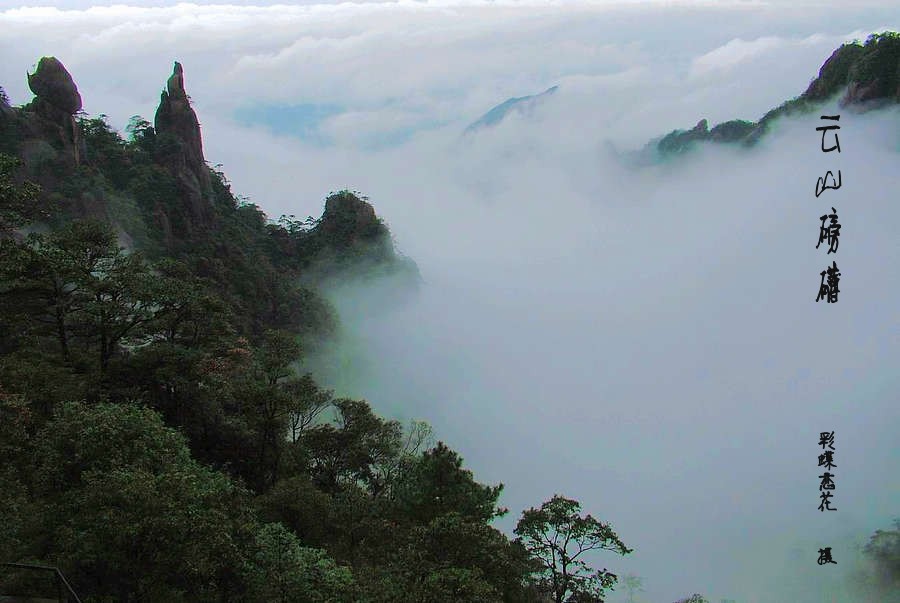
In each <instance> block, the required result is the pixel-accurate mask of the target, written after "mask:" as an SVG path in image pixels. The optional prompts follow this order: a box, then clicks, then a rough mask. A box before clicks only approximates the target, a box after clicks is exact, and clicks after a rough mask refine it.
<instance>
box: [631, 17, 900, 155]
mask: <svg viewBox="0 0 900 603" xmlns="http://www.w3.org/2000/svg"><path fill="white" fill-rule="evenodd" d="M843 90H846V91H845V92H844V95H843V97H842V98H841V99H840V101H839V104H840V106H841V107H848V108H851V107H852V108H853V110H855V111H867V110H872V109H877V108H881V107H884V106H887V105H892V104H896V103H900V33H897V32H883V33H880V34H872V35H870V36H869V37H868V39H867V40H866V42H865V43H864V44H861V43H859V42H857V41H854V42H851V43H849V44H843V45H842V46H841V47H840V48H838V49H837V50H835V51H834V52H833V53H832V54H831V56H830V57H829V58H828V59H827V60H826V61H825V63H823V64H822V67H821V69H819V75H818V77H816V78H815V79H813V81H812V82H810V84H809V86H808V87H807V89H806V91H804V92H803V94H801V95H800V96H798V97H796V98H794V99H792V100H789V101H786V102H784V103H782V104H781V105H780V106H779V107H777V108H775V109H772V110H771V111H769V112H768V113H766V114H765V115H763V116H762V118H760V120H759V121H748V120H742V119H734V120H730V121H726V122H722V123H720V124H718V125H716V126H715V127H713V128H710V127H709V124H708V122H707V120H706V119H701V120H700V121H699V122H698V123H697V125H696V126H694V127H693V128H691V129H689V130H673V131H672V132H670V133H668V134H666V135H665V136H663V137H661V138H657V139H655V140H652V141H651V142H650V143H648V144H647V146H645V147H644V149H642V150H641V151H639V152H638V153H637V154H636V157H635V159H637V162H638V163H655V162H657V161H660V160H662V159H665V158H666V157H669V156H672V155H676V154H680V153H683V152H686V151H688V150H690V149H691V148H693V147H694V146H695V145H696V144H697V143H700V142H706V141H708V142H717V143H741V144H743V145H745V146H752V145H754V144H756V143H757V142H758V141H759V140H760V139H761V138H762V136H764V135H765V134H766V132H768V131H769V129H770V127H771V125H772V124H773V123H774V121H775V120H776V119H777V118H779V117H783V116H786V115H795V114H800V113H806V112H809V111H813V110H815V109H816V108H817V107H819V106H821V105H822V104H823V103H825V102H826V101H828V100H830V99H831V98H833V97H834V96H835V95H836V94H838V93H839V92H841V91H843Z"/></svg>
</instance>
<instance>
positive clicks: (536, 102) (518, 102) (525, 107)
mask: <svg viewBox="0 0 900 603" xmlns="http://www.w3.org/2000/svg"><path fill="white" fill-rule="evenodd" d="M557 90H559V86H552V87H550V88H547V89H546V90H544V91H543V92H541V93H539V94H532V95H529V96H519V97H515V98H510V99H507V100H505V101H503V102H502V103H500V104H499V105H497V106H496V107H494V108H493V109H491V110H490V111H488V112H487V113H485V114H484V115H482V116H481V117H480V118H478V119H477V120H476V121H474V122H472V123H471V124H469V126H468V127H467V128H466V130H465V132H466V133H471V132H475V131H478V130H482V129H484V128H489V127H491V126H496V125H497V124H499V123H500V122H501V121H503V120H504V119H506V117H507V116H509V115H510V114H515V113H518V114H519V115H531V114H532V112H533V111H534V110H535V109H536V108H537V107H538V106H540V105H541V104H542V103H543V102H544V101H546V100H547V98H548V97H549V96H551V95H552V94H553V93H555V92H556V91H557Z"/></svg>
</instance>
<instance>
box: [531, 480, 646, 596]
mask: <svg viewBox="0 0 900 603" xmlns="http://www.w3.org/2000/svg"><path fill="white" fill-rule="evenodd" d="M515 533H516V535H517V536H518V537H519V538H518V540H519V541H520V542H521V543H522V544H523V545H524V546H525V548H527V549H528V550H529V551H530V552H531V554H532V555H534V556H535V557H537V558H538V559H539V560H540V561H541V563H542V566H543V567H542V569H541V571H540V572H539V573H538V574H537V580H538V584H539V586H540V588H541V590H543V591H545V592H547V593H548V594H549V595H550V596H551V597H552V598H553V601H554V603H576V602H577V603H602V602H603V595H604V591H605V590H606V589H608V588H612V587H613V586H614V585H615V583H616V579H617V578H616V575H615V574H613V573H611V572H609V571H608V570H606V569H605V568H604V569H603V570H602V571H593V570H592V568H590V567H589V566H588V565H587V563H586V562H585V561H584V560H583V559H581V558H580V557H581V556H582V555H583V554H584V553H587V552H588V551H594V550H606V551H612V552H614V553H618V554H620V555H626V554H628V553H631V552H632V549H629V548H628V547H626V546H625V544H624V543H623V542H622V541H621V540H619V537H618V536H617V535H616V533H615V532H614V531H613V529H612V527H610V525H609V524H607V523H601V522H600V521H597V520H596V519H594V518H593V517H592V516H591V515H586V516H584V517H582V516H581V505H580V504H579V503H578V502H577V501H575V500H571V499H568V498H564V497H562V496H559V495H555V496H553V498H551V499H550V500H549V501H547V502H545V503H544V504H543V505H541V508H540V509H534V508H532V509H529V510H527V511H523V512H522V517H521V519H519V522H518V524H517V525H516V529H515Z"/></svg>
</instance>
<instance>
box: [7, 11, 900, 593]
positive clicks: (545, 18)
mask: <svg viewBox="0 0 900 603" xmlns="http://www.w3.org/2000/svg"><path fill="white" fill-rule="evenodd" d="M490 4H491V3H482V2H458V3H456V2H443V3H436V2H424V3H412V2H400V3H362V4H322V5H309V6H300V7H278V8H275V7H236V6H231V7H225V6H197V5H178V6H169V7H161V8H127V7H121V6H113V7H95V8H90V9H82V8H78V7H75V6H69V7H68V8H67V9H33V8H21V9H19V8H9V9H7V10H5V11H0V32H2V33H0V53H2V55H3V56H4V61H3V64H2V65H0V83H2V84H3V85H4V87H5V88H6V90H7V92H8V93H9V95H10V97H11V99H12V101H13V102H14V103H24V102H26V101H27V100H28V99H29V98H30V95H29V94H28V93H27V88H26V87H25V83H24V77H22V72H23V70H24V69H26V68H30V67H31V65H32V64H33V63H34V61H35V59H36V57H40V56H44V55H48V56H49V55H53V56H57V57H59V58H60V59H61V60H62V61H63V62H64V63H65V65H66V67H67V68H68V70H69V71H70V72H71V73H72V74H73V77H74V78H75V80H76V81H77V82H78V86H79V90H80V91H81V95H82V97H83V98H84V99H85V109H86V110H87V111H88V112H90V113H95V112H100V111H103V112H105V113H107V114H108V115H109V116H110V119H111V123H113V125H115V126H116V127H117V128H119V129H123V128H124V126H125V124H126V123H127V120H128V118H129V117H131V115H132V114H134V113H138V112H140V113H142V114H144V115H145V116H149V115H152V111H153V108H154V107H155V103H156V102H157V100H158V92H159V90H158V88H159V83H160V82H162V81H164V77H166V76H167V75H168V73H170V69H171V61H172V60H178V61H179V62H181V63H182V64H183V65H184V67H185V80H186V82H187V88H188V90H189V92H190V95H191V98H192V100H193V103H194V107H195V109H196V111H197V113H198V115H199V117H200V121H201V124H202V128H203V136H204V151H205V155H206V157H207V158H208V159H209V161H210V163H213V164H216V163H221V164H223V166H224V167H223V170H224V171H225V172H226V173H227V174H228V177H229V179H230V180H231V183H232V187H233V189H234V190H235V191H236V192H237V193H240V194H245V195H248V196H249V198H250V200H252V201H253V202H254V203H257V204H258V205H259V206H260V207H261V208H262V209H263V210H265V211H266V213H267V214H268V215H270V216H272V217H277V216H279V215H281V214H293V215H296V216H298V217H306V216H307V215H319V214H320V213H321V200H322V199H323V198H324V197H325V196H326V195H327V194H328V192H329V191H333V190H340V189H344V188H347V189H351V190H358V191H361V192H362V193H364V194H365V195H367V196H368V197H369V198H370V200H371V203H372V204H373V205H374V207H375V209H376V211H377V212H378V215H379V216H380V217H381V218H383V219H384V220H385V222H386V223H387V224H388V225H389V226H390V229H391V232H392V234H393V237H394V240H395V242H396V244H397V246H398V248H399V249H400V251H402V252H403V253H404V254H405V255H406V256H408V257H410V258H411V259H413V260H414V261H415V262H416V264H417V265H418V267H419V270H420V272H421V275H422V285H421V287H420V288H419V290H418V291H417V292H415V293H405V294H403V295H396V294H393V292H390V291H386V290H390V289H392V287H394V283H392V282H391V281H390V280H389V279H388V280H382V281H378V282H375V283H372V282H366V283H359V282H346V283H341V284H338V285H336V286H334V287H333V289H332V290H331V291H330V297H331V299H332V301H333V303H334V304H335V306H336V308H337V309H338V312H339V315H340V320H341V331H340V335H339V337H338V338H337V339H335V340H334V341H332V342H331V343H330V344H328V345H326V346H323V347H322V348H321V349H320V350H319V353H318V355H317V357H315V358H311V359H309V360H308V361H307V363H308V364H307V368H309V369H310V370H313V371H314V372H315V374H316V376H317V378H319V379H320V380H321V381H322V382H323V384H325V385H327V386H328V387H331V388H334V389H335V390H336V391H337V392H338V393H339V394H341V395H347V396H353V397H359V398H365V399H366V400H368V401H369V402H370V403H371V404H372V405H373V407H374V408H375V409H376V410H377V411H378V412H379V413H381V414H382V415H385V416H389V417H394V418H399V419H403V420H407V419H410V418H415V419H422V420H425V421H428V422H429V423H430V424H431V425H432V426H433V427H434V431H435V434H436V435H437V436H438V437H439V438H440V439H442V440H444V441H446V442H447V443H448V444H449V445H450V446H451V447H453V448H454V449H456V450H458V451H459V452H460V454H461V455H462V456H463V457H464V458H465V461H466V465H467V466H468V467H471V468H472V469H473V471H474V472H475V475H476V478H477V479H478V480H479V481H480V482H482V483H490V484H494V483H499V482H503V484H504V485H505V488H504V492H503V496H502V498H501V503H502V504H503V505H504V506H506V507H509V508H510V511H511V512H510V513H509V515H507V516H506V517H504V518H502V519H500V520H498V522H497V525H498V526H499V527H500V528H501V529H503V530H504V531H505V532H507V533H511V531H512V528H513V527H514V525H515V521H516V519H517V518H518V516H519V514H520V512H521V511H522V510H523V509H525V508H528V507H530V506H534V505H536V504H538V502H539V501H543V500H546V499H548V498H550V497H551V496H552V495H553V494H554V493H561V494H565V495H567V496H570V497H572V498H576V499H578V500H579V501H580V502H581V503H582V505H583V506H584V509H585V510H586V511H587V512H590V513H591V514H593V515H594V516H595V517H598V518H600V519H602V520H604V521H609V522H611V523H612V524H613V525H614V526H615V528H616V531H617V533H618V534H619V536H620V537H621V538H622V539H623V540H624V541H625V542H626V543H627V544H628V546H630V547H633V548H634V550H635V552H634V553H633V554H632V555H629V556H627V557H624V558H622V557H616V556H614V555H611V554H599V555H597V556H596V557H594V558H593V559H594V560H595V561H596V565H597V566H598V567H608V568H609V569H610V570H611V571H614V572H616V573H618V574H620V575H625V574H628V573H633V574H637V575H639V576H641V577H644V579H645V588H646V592H644V593H641V597H643V600H646V601H658V602H666V603H669V602H671V601H674V600H675V599H678V598H681V597H685V596H688V595H690V594H691V593H694V592H700V593H704V595H705V596H707V597H708V598H709V599H710V600H711V601H719V600H721V599H734V600H735V601H740V602H742V603H744V602H746V603H756V602H758V603H776V602H782V601H783V602H788V601H791V602H796V603H806V602H809V603H813V602H816V603H818V602H819V601H823V600H827V601H832V600H833V601H840V602H842V603H851V602H858V601H861V599H860V598H859V597H860V595H859V593H857V592H856V591H854V590H853V583H854V582H853V580H854V578H853V573H854V571H855V569H856V567H857V563H859V562H860V555H859V553H858V551H857V550H856V549H855V546H856V545H857V544H863V543H864V542H865V541H866V539H867V538H868V537H869V535H870V534H871V533H873V532H874V531H875V530H876V529H879V528H886V527H887V526H889V524H890V521H891V520H892V519H893V518H894V517H896V516H898V514H900V511H898V508H900V481H898V480H897V479H896V476H897V475H898V474H900V446H898V445H897V435H896V434H897V429H898V427H900V410H898V405H897V396H898V393H900V382H898V372H897V359H898V358H900V338H898V335H900V330H898V329H900V321H898V318H900V314H898V309H897V308H898V306H897V302H896V300H897V298H898V295H900V277H898V271H897V270H896V266H897V265H900V245H898V240H900V239H898V236H897V228H898V225H900V207H898V205H897V203H896V193H897V190H898V184H900V181H898V174H900V170H898V159H900V155H898V153H900V111H898V109H897V106H896V105H893V106H891V107H888V108H884V109H880V110H876V111H869V112H854V111H851V110H848V109H842V108H840V107H838V106H837V102H836V101H834V102H831V103H830V104H829V105H826V106H825V107H824V108H823V110H822V111H821V114H836V113H841V121H840V126H841V130H840V144H841V153H840V154H839V155H838V154H837V153H830V154H823V153H822V152H821V150H820V146H819V145H820V141H821V135H820V134H819V133H818V132H816V131H815V128H816V127H817V126H818V125H819V123H818V116H819V114H820V113H819V112H817V113H815V114H810V115H807V116H798V117H788V118H783V119H780V120H778V121H777V123H776V125H775V127H774V128H773V129H772V131H771V132H770V133H768V134H767V135H766V136H765V137H764V138H763V139H762V140H761V142H760V143H759V144H757V145H756V146H754V147H751V148H744V147H738V146H726V145H711V144H709V145H702V146H700V147H699V148H698V149H696V150H695V151H693V152H691V153H687V154H685V155H682V156H678V157H675V158H672V159H670V160H667V161H665V162H662V163H659V164H655V165H650V166H644V167H637V166H634V165H633V164H632V163H631V162H629V161H628V152H630V151H634V150H637V149H639V148H641V147H642V146H643V145H644V144H645V143H647V142H648V141H650V140H651V139H653V138H655V137H657V136H660V135H663V134H665V133H667V132H669V131H671V130H673V129H675V128H690V127H692V126H693V125H694V124H695V123H697V121H698V120H700V119H701V118H707V119H709V122H710V125H712V124H714V123H718V122H721V121H725V120H729V119H737V118H741V119H750V120H756V119H759V118H760V117H761V116H762V115H763V114H765V113H766V112H767V111H768V110H769V109H771V108H774V107H776V106H778V105H779V104H780V103H781V102H782V101H784V100H787V99H790V98H792V97H794V96H797V95H798V94H800V93H801V92H803V90H805V89H806V86H807V85H808V84H809V82H810V80H811V79H812V78H814V77H815V76H816V74H817V71H818V69H819V67H820V66H821V64H822V62H823V61H824V60H825V59H826V58H827V57H828V56H829V55H830V54H831V52H832V51H833V50H834V49H835V48H837V47H838V46H840V44H842V43H843V42H846V41H850V40H852V39H854V38H858V39H863V40H864V39H865V38H866V36H867V35H868V34H870V33H872V32H875V31H883V30H887V29H892V30H895V31H896V30H897V29H898V27H900V23H898V22H897V13H896V7H893V8H891V7H890V6H889V5H890V3H884V4H883V5H881V6H879V5H877V4H871V5H866V6H864V7H860V8H858V9H853V10H851V9H846V8H839V7H836V6H829V5H827V4H826V5H825V7H824V8H820V9H817V10H813V9H804V10H801V9H799V8H794V7H793V4H781V3H770V4H753V3H740V2H737V3H723V4H721V5H715V3H696V4H691V3H685V4H684V5H683V6H675V7H673V6H662V5H658V4H655V3H634V5H630V4H628V5H622V6H618V5H616V6H607V5H604V4H602V3H599V4H598V3H587V2H584V3H582V2H576V3H572V4H559V3H551V2H546V3H544V2H529V3H527V4H523V5H516V4H515V3H501V4H500V5H498V6H491V5H490ZM626 4H627V3H626ZM557 85H558V86H559V88H558V90H556V92H555V93H554V94H553V95H552V96H548V97H547V98H546V99H543V102H541V104H540V105H537V106H535V108H534V109H533V110H531V111H528V112H526V113H522V114H519V113H516V112H510V113H509V114H507V116H506V118H505V119H503V120H502V121H501V122H500V123H498V124H496V125H493V126H491V127H488V128H482V129H479V130H478V131H475V132H471V133H468V134H464V130H465V128H466V126H467V125H468V124H470V123H472V122H474V121H475V120H477V119H478V118H479V117H480V116H481V115H483V114H484V113H486V112H487V111H488V110H489V109H491V107H493V106H496V105H498V104H500V103H501V102H503V101H504V100H506V99H508V98H512V97H524V96H528V95H533V94H538V93H540V92H542V91H544V90H547V89H548V88H550V87H551V86H557ZM297 107H307V108H308V110H302V109H297ZM316 108H317V109H316ZM301 115H302V118H301V117H299V116H301ZM292 119H294V120H298V119H302V120H304V121H303V125H302V127H300V126H298V127H292V126H291V120H292ZM829 169H832V170H837V169H840V170H841V172H842V174H843V187H842V188H841V189H840V190H839V191H828V192H826V193H825V194H824V195H822V196H821V197H819V198H816V197H815V196H814V193H813V189H814V185H815V182H816V179H817V178H818V177H819V176H822V175H823V174H824V172H825V171H826V170H829ZM832 206H834V207H835V208H836V209H837V210H838V214H839V215H840V218H841V225H842V229H841V245H840V254H839V257H837V258H836V261H837V263H838V264H839V266H840V268H841V272H842V278H841V297H840V302H839V303H838V304H836V305H835V304H830V305H829V304H824V303H815V302H814V300H815V296H816V294H817V292H818V285H819V272H820V271H822V270H824V269H825V266H826V264H829V263H830V262H831V256H829V257H828V258H826V256H825V254H824V253H823V252H822V251H821V249H820V250H816V249H815V244H816V241H817V237H818V233H819V230H818V229H819V224H820V223H819V216H820V215H821V214H823V213H825V211H823V210H830V207H832ZM386 293H391V294H389V295H387V294H386ZM831 430H834V431H835V432H836V440H837V448H838V450H839V452H838V454H837V457H838V458H839V459H840V461H839V462H838V465H839V468H838V470H837V471H836V473H837V475H838V478H837V484H838V487H837V489H836V493H835V499H834V500H835V501H836V505H835V506H836V507H837V508H838V509H839V511H838V512H837V513H832V514H822V513H819V512H818V510H817V505H818V501H819V498H818V482H819V480H818V477H817V476H818V475H819V473H820V472H821V470H820V468H819V467H817V466H816V456H817V454H818V447H817V445H816V444H817V439H818V434H819V432H820V431H831ZM822 546H832V547H833V549H834V551H835V554H836V555H838V556H839V558H838V563H839V565H837V566H832V567H830V568H822V567H820V566H818V565H817V564H816V556H817V555H816V551H817V550H818V549H819V548H821V547H822ZM608 600H609V601H614V602H619V601H625V600H626V597H625V593H624V590H623V589H622V588H618V589H617V590H616V592H615V593H613V594H612V595H611V596H610V597H609V598H608Z"/></svg>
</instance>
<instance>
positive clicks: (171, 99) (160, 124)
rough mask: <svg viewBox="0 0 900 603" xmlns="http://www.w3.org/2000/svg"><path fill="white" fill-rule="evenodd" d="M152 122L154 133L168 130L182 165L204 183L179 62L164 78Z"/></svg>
mask: <svg viewBox="0 0 900 603" xmlns="http://www.w3.org/2000/svg"><path fill="white" fill-rule="evenodd" d="M154 126H155V128H156V133H157V134H171V135H172V136H174V137H175V138H176V139H177V140H178V141H179V142H180V143H181V155H182V156H181V157H179V158H178V159H180V160H183V162H184V167H186V168H187V169H188V170H190V171H191V172H193V173H194V175H195V176H196V177H197V179H198V180H199V182H200V184H202V185H204V187H208V186H209V173H208V171H207V169H206V161H205V160H204V158H203V141H202V139H201V137H200V122H199V121H198V120H197V114H196V113H194V110H193V109H192V108H191V103H190V99H189V98H188V95H187V92H185V90H184V68H183V67H182V66H181V63H178V62H176V63H175V69H174V71H173V72H172V75H171V76H170V77H169V80H168V81H167V82H166V89H165V90H164V91H163V93H162V95H161V96H160V99H159V108H157V110H156V117H155V119H154Z"/></svg>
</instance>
